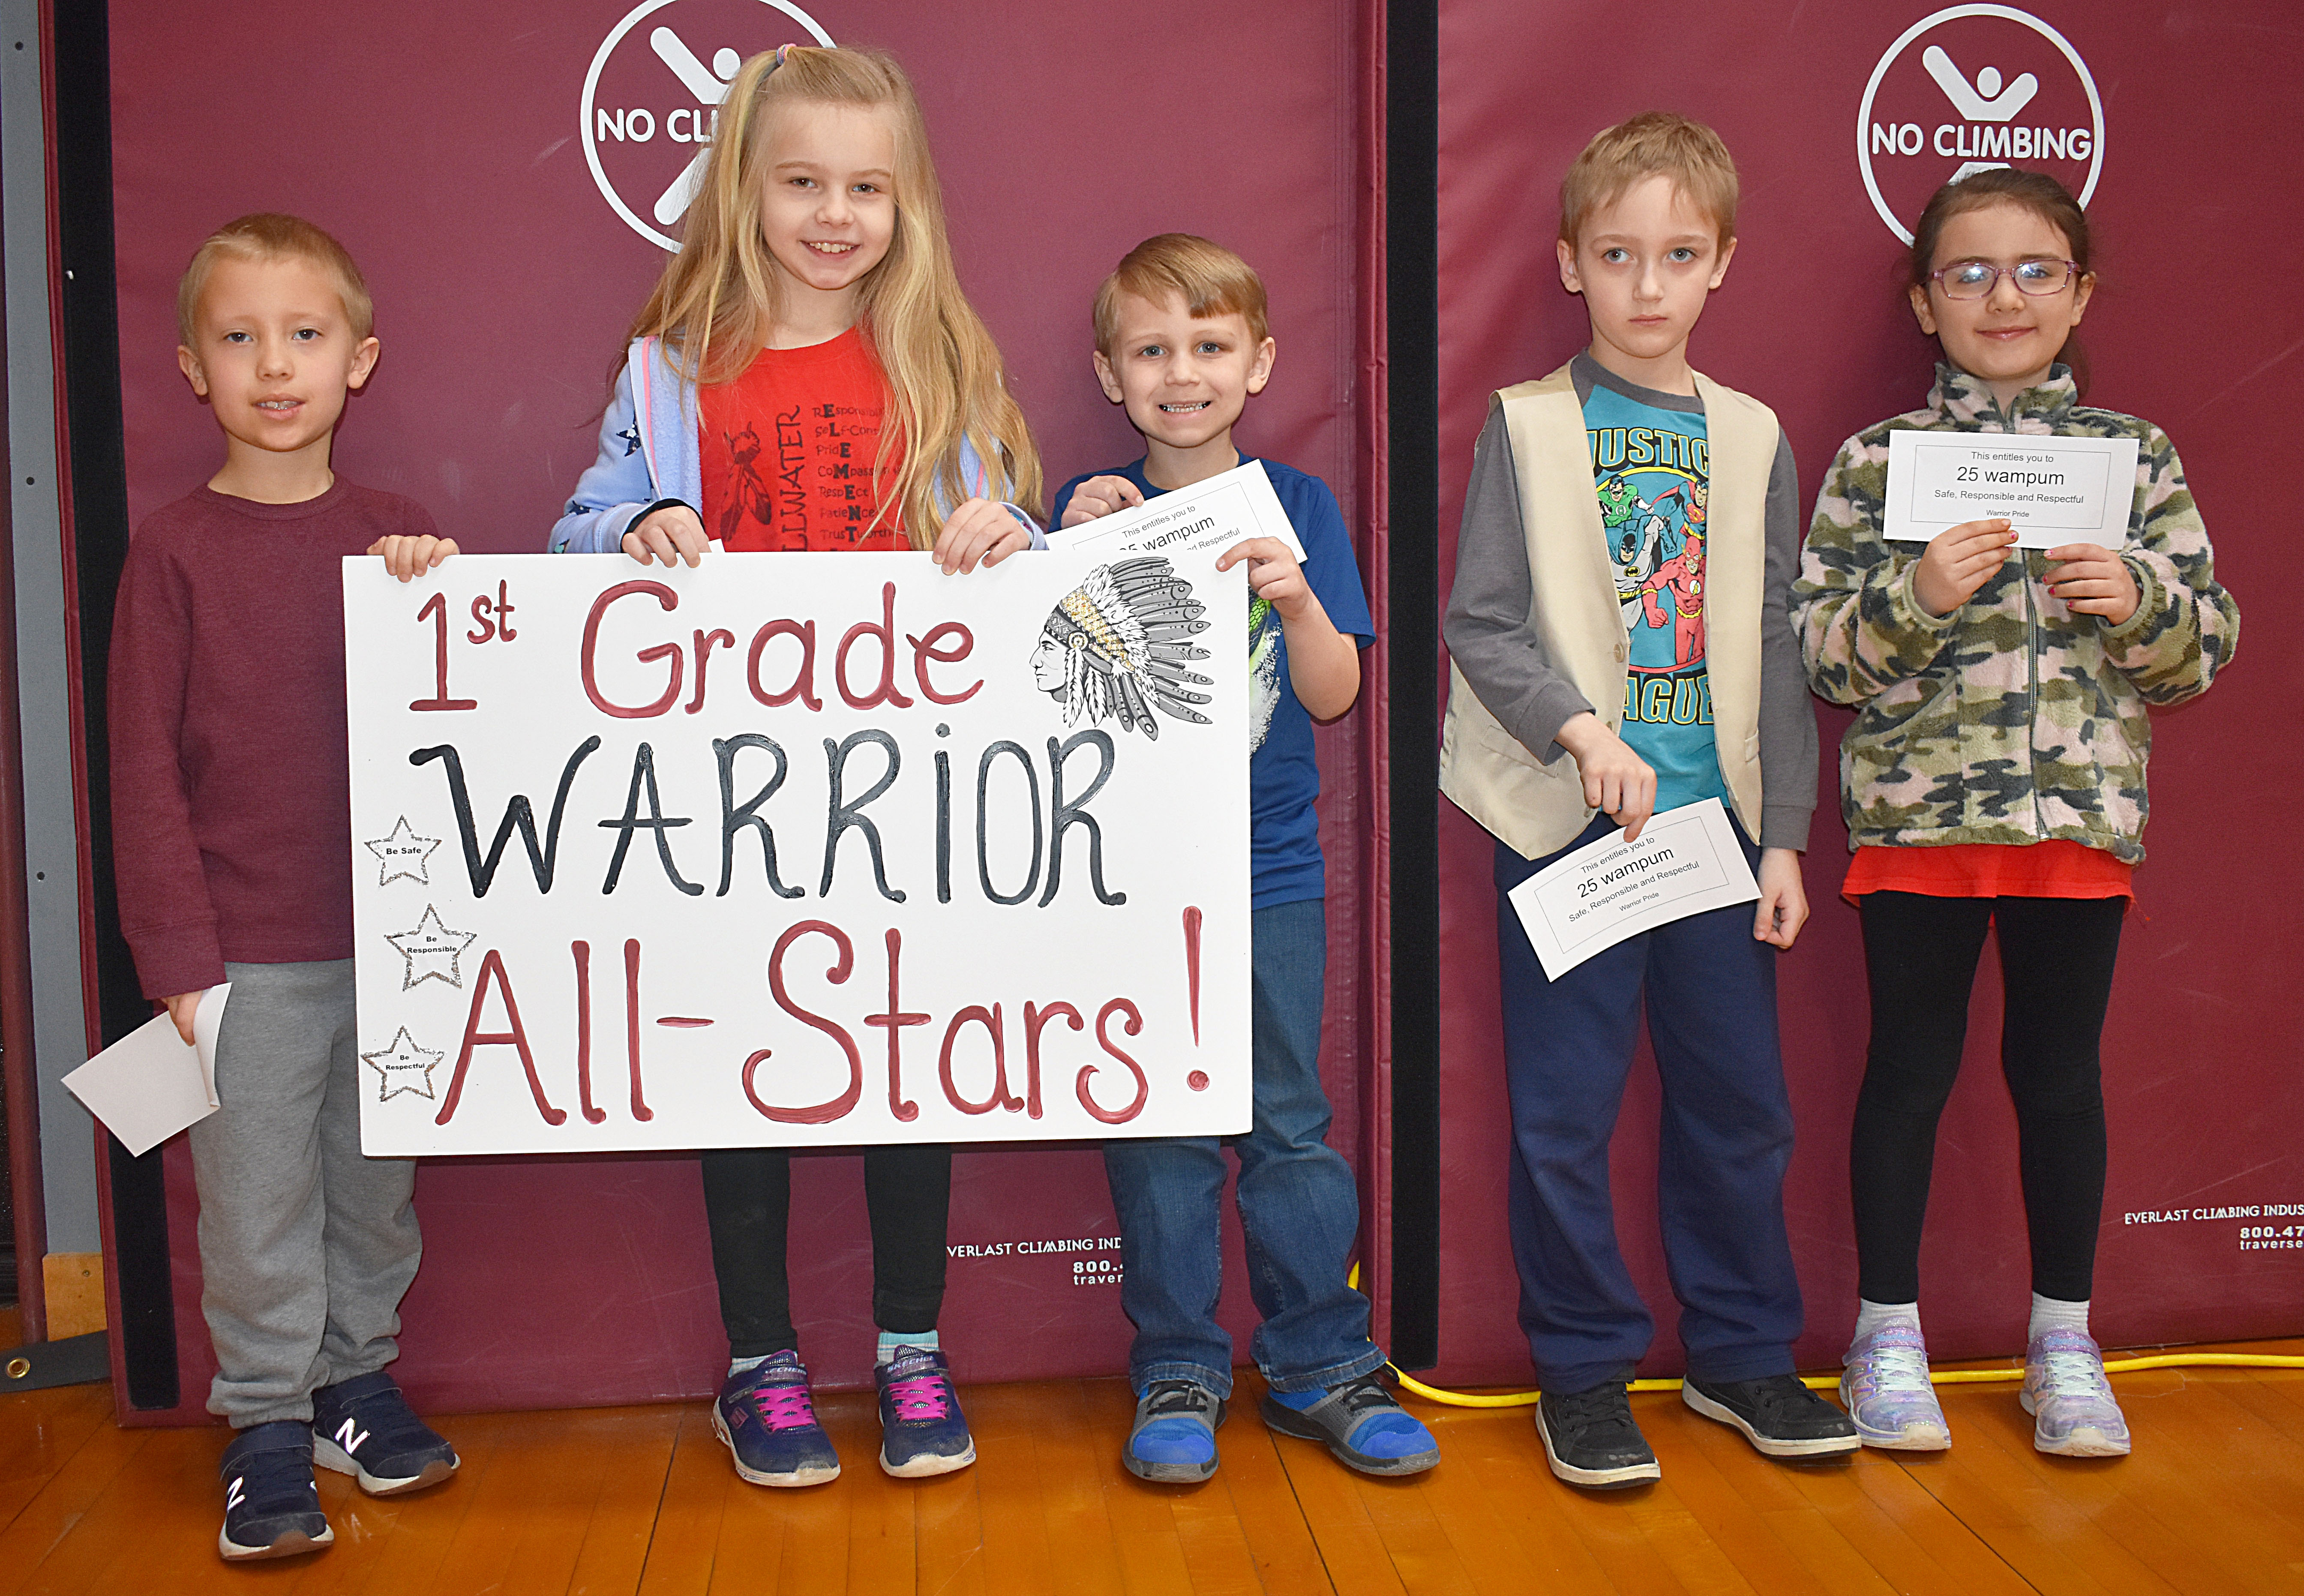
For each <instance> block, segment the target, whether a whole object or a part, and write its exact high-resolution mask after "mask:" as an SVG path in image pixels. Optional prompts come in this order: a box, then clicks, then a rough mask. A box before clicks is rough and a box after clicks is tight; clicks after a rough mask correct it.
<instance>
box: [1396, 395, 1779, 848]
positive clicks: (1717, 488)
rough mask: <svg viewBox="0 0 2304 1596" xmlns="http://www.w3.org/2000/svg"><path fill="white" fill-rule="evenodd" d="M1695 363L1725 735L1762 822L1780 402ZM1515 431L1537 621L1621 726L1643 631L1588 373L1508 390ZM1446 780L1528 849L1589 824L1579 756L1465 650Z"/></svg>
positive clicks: (1739, 813)
mask: <svg viewBox="0 0 2304 1596" xmlns="http://www.w3.org/2000/svg"><path fill="white" fill-rule="evenodd" d="M1695 376H1696V392H1697V396H1698V398H1700V399H1702V400H1703V401H1704V422H1705V434H1706V437H1707V445H1708V450H1709V454H1710V456H1711V464H1712V473H1711V486H1710V489H1709V499H1708V503H1707V508H1706V517H1705V520H1706V531H1707V534H1708V535H1707V539H1706V554H1705V593H1704V630H1705V638H1706V647H1705V666H1706V669H1707V672H1708V673H1709V674H1710V675H1711V678H1712V717H1713V726H1712V734H1713V741H1714V743H1715V745H1716V746H1717V747H1718V749H1719V751H1720V773H1721V775H1722V776H1723V777H1724V778H1725V780H1726V782H1727V786H1728V794H1729V800H1730V802H1731V804H1732V806H1733V808H1734V810H1735V812H1736V818H1737V819H1739V820H1740V821H1741V822H1742V823H1743V827H1744V831H1745V834H1746V835H1747V836H1759V834H1760V591H1761V589H1762V587H1763V586H1764V585H1765V582H1766V568H1767V537H1766V522H1767V517H1766V509H1767V497H1768V475H1769V472H1770V471H1772V470H1773V469H1774V467H1775V459H1776V439H1777V433H1778V429H1777V425H1776V418H1775V412H1773V411H1771V410H1769V409H1768V407H1767V406H1766V405H1765V404H1762V403H1759V401H1758V400H1756V399H1752V398H1749V397H1747V396H1746V395H1742V394H1740V393H1737V392H1736V391H1735V390H1734V389H1732V388H1724V387H1722V386H1720V385H1719V384H1717V383H1715V382H1714V381H1713V380H1712V379H1711V378H1708V377H1706V376H1705V375H1704V374H1703V373H1701V372H1698V373H1696V374H1695ZM1493 403H1497V404H1501V405H1502V406H1503V407H1504V429H1505V431H1506V433H1507V434H1508V435H1509V436H1510V437H1511V439H1512V463H1513V467H1514V470H1515V471H1516V472H1517V474H1518V477H1519V482H1520V521H1521V526H1522V530H1523V531H1524V532H1525V533H1526V535H1527V539H1528V569H1529V578H1530V582H1531V587H1532V590H1533V594H1534V599H1533V602H1532V603H1531V605H1530V606H1529V617H1528V624H1529V632H1530V633H1531V634H1532V636H1533V637H1534V640H1535V642H1536V646H1537V649H1539V650H1540V651H1541V652H1542V654H1543V656H1544V658H1545V659H1546V662H1547V663H1548V664H1549V665H1550V666H1552V668H1553V669H1554V670H1555V671H1557V672H1559V673H1560V674H1561V675H1564V676H1566V677H1567V678H1568V679H1569V680H1570V681H1571V682H1572V683H1575V685H1576V690H1577V691H1578V692H1580V693H1582V694H1583V695H1584V698H1585V700H1586V701H1587V702H1588V703H1589V704H1591V705H1592V707H1593V709H1594V710H1595V711H1596V712H1597V714H1598V715H1599V717H1600V718H1601V719H1603V720H1605V721H1606V722H1607V723H1608V728H1609V729H1610V730H1611V731H1614V730H1615V729H1617V727H1618V726H1621V725H1622V720H1623V714H1624V680H1625V676H1626V675H1627V674H1628V672H1627V666H1626V663H1625V662H1626V660H1627V658H1628V657H1629V655H1630V653H1631V641H1630V638H1631V634H1630V632H1629V631H1628V630H1627V629H1626V627H1625V624H1624V617H1623V611H1622V607H1620V606H1619V605H1618V604H1617V602H1616V573H1615V567H1614V565H1613V564H1612V563H1611V562H1610V560H1609V558H1608V551H1607V539H1606V536H1605V533H1604V531H1602V529H1601V523H1600V500H1599V496H1598V495H1597V494H1596V493H1595V492H1594V491H1593V488H1592V464H1591V461H1592V455H1591V447H1590V444H1589V442H1588V437H1587V434H1586V432H1585V428H1584V409H1583V406H1582V405H1580V404H1579V403H1577V400H1576V384H1575V382H1574V381H1573V380H1572V379H1571V378H1570V376H1569V369H1568V368H1567V367H1566V366H1563V367H1562V368H1561V369H1559V370H1557V371H1554V373H1553V374H1552V375H1551V376H1549V377H1547V378H1544V379H1543V380H1542V381H1539V382H1524V383H1521V384H1520V385H1519V386H1515V387H1509V388H1505V389H1504V390H1503V391H1502V392H1501V393H1499V394H1497V395H1495V399H1494V401H1493ZM1440 790H1441V791H1442V792H1444V793H1445V794H1447V795H1448V796H1449V798H1450V799H1452V800H1453V802H1455V803H1456V805H1457V806H1458V807H1459V808H1461V810H1463V811H1464V812H1465V813H1466V814H1469V815H1470V816H1471V817H1472V819H1476V820H1478V822H1479V823H1480V824H1481V825H1483V826H1485V827H1487V828H1488V829H1489V830H1490V831H1492V832H1494V833H1495V835H1496V836H1498V837H1499V838H1501V839H1502V840H1503V841H1504V842H1505V843H1506V844H1508V845H1510V846H1512V848H1513V849H1514V850H1515V851H1517V852H1518V853H1520V856H1521V857H1523V858H1526V859H1540V858H1542V857H1543V856H1544V855H1545V854H1546V853H1556V852H1558V851H1559V850H1560V849H1562V848H1564V847H1566V846H1567V845H1569V844H1570V843H1571V842H1573V841H1575V840H1576V836H1577V834H1578V833H1580V832H1581V831H1582V830H1583V829H1584V828H1585V827H1586V826H1588V825H1589V824H1590V823H1591V819H1592V814H1593V811H1591V810H1590V809H1588V808H1587V807H1586V806H1585V803H1584V783H1583V778H1582V777H1581V776H1580V774H1579V773H1578V771H1577V768H1576V761H1575V760H1574V759H1573V758H1571V756H1570V755H1568V754H1567V753H1565V752H1563V753H1562V754H1561V755H1560V757H1559V758H1557V759H1555V760H1553V762H1552V763H1551V764H1550V765H1542V764H1538V763H1537V758H1536V755H1535V754H1533V753H1531V752H1529V751H1528V750H1527V749H1526V748H1523V747H1521V746H1520V742H1519V740H1518V739H1517V738H1515V737H1514V736H1513V735H1512V734H1511V733H1510V732H1508V731H1506V730H1504V726H1502V725H1501V724H1499V723H1498V721H1497V720H1496V717H1495V716H1493V715H1491V714H1490V713H1488V709H1487V705H1485V704H1483V703H1481V702H1480V700H1479V698H1478V695H1476V694H1475V693H1474V692H1472V688H1471V684H1470V683H1468V682H1466V681H1465V679H1464V674H1463V673H1462V672H1461V670H1459V669H1457V668H1456V666H1454V665H1453V664H1451V665H1450V666H1449V667H1448V718H1447V723H1446V726H1445V728H1444V731H1443V733H1442V734H1441V739H1440Z"/></svg>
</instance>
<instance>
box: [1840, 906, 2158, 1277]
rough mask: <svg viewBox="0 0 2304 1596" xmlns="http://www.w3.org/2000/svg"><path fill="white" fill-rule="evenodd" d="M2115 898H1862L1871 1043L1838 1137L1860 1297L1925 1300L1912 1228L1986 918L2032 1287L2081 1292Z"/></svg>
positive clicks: (2095, 1204) (2095, 1177) (2098, 1203)
mask: <svg viewBox="0 0 2304 1596" xmlns="http://www.w3.org/2000/svg"><path fill="white" fill-rule="evenodd" d="M2127 907H2128V900H2127V899H2126V898H2116V897H2115V898H2030V897H2002V898H1944V897H1925V896H1920V895H1919V894H1916V893H1909V892H1874V893H1868V894H1867V895H1866V896H1865V897H1864V899H1863V921H1864V967H1865V972H1866V975H1867V977H1868V981H1869V983H1870V986H1871V989H1872V1040H1871V1046H1870V1048H1869V1051H1868V1054H1867V1056H1866V1058H1865V1065H1864V1087H1863V1090H1862V1091H1860V1092H1859V1093H1858V1094H1857V1098H1856V1125H1855V1130H1854V1133H1853V1134H1852V1135H1851V1139H1850V1142H1849V1149H1848V1165H1849V1185H1850V1187H1851V1195H1852V1197H1853V1200H1854V1208H1855V1210H1856V1259H1857V1281H1858V1289H1859V1292H1860V1293H1861V1294H1862V1295H1863V1297H1864V1298H1865V1300H1866V1301H1868V1302H1874V1303H1911V1302H1917V1301H1919V1294H1920V1223H1921V1220H1922V1219H1923V1218H1926V1216H1927V1206H1928V1174H1929V1169H1930V1167H1931V1166H1932V1165H1933V1163H1934V1162H1935V1159H1936V1118H1937V1116H1939V1115H1940V1114H1942V1113H1943V1112H1944V1099H1946V1098H1948V1097H1950V1096H1951V1095H1952V1080H1953V1077H1954V1076H1956V1075H1957V1074H1959V1073H1960V1055H1961V1045H1962V1044H1963V1043H1964V1042H1965V1041H1966V1040H1967V1037H1968V999H1969V988H1970V987H1972V986H1973V985H1974V984H1975V981H1976V961H1977V958H1978V955H1979V954H1980V953H1981V952H1982V951H1983V947H1984V933H1985V930H1986V927H1987V926H1989V925H1991V924H1992V923H1993V921H1995V919H1997V921H1998V922H1999V928H2000V935H1999V944H2000V979H2001V983H2002V986H2003V989H2004V990H2005V1001H2004V1004H2003V1008H2002V1011H2001V1022H2000V1067H2001V1071H2002V1073H2003V1074H2005V1075H2006V1076H2007V1079H2008V1092H2009V1095H2010V1096H2011V1097H2012V1098H2013V1099H2015V1101H2016V1131H2017V1145H2018V1149H2019V1154H2018V1167H2019V1171H2020V1174H2021V1176H2022V1177H2023V1183H2024V1218H2025V1220H2026V1222H2027V1224H2028V1226H2029V1229H2030V1232H2031V1241H2032V1289H2033V1290H2034V1291H2036V1292H2037V1293H2039V1294H2040V1295H2042V1296H2046V1297H2054V1298H2055V1299H2057V1300H2058V1301H2060V1302H2069V1303H2084V1302H2086V1301H2088V1294H2089V1291H2090V1288H2091V1286H2092V1284H2093V1281H2094V1278H2095V1273H2096V1228H2097V1225H2098V1222H2099V1220H2100V1219H2101V1218H2102V1217H2103V1210H2104V1164H2105V1138H2104V1083H2103V1080H2102V1077H2101V1075H2100V1074H2099V1073H2098V1069H2097V1061H2096V1048H2097V1043H2098V1041H2099V1040H2100V1039H2101V1037H2102V1035H2103V1032H2104V1014H2105V1004H2106V1003H2107V1002H2108V1001H2109V1000H2110V998H2111V996H2112V969H2113V961H2114V958H2115V957H2116V955H2118V954H2119V951H2120V921H2121V916H2122V913H2124V912H2125V911H2126V909H2127Z"/></svg>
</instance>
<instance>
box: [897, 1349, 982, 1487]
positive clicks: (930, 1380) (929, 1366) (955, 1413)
mask: <svg viewBox="0 0 2304 1596" xmlns="http://www.w3.org/2000/svg"><path fill="white" fill-rule="evenodd" d="M872 1379H873V1382H874V1383H875V1384H876V1385H877V1386H878V1387H879V1388H880V1466H881V1467H882V1468H883V1469H885V1470H886V1471H887V1472H888V1473H891V1474H894V1475H895V1476H896V1477H897V1478H898V1479H902V1480H917V1479H920V1478H922V1477H924V1476H926V1475H928V1474H948V1473H952V1472H953V1470H954V1469H964V1468H966V1467H967V1466H968V1465H969V1464H971V1463H974V1462H975V1461H976V1440H975V1438H974V1437H972V1436H970V1434H969V1433H968V1418H967V1415H966V1414H964V1413H961V1411H960V1398H959V1396H957V1395H955V1394H954V1393H953V1388H952V1366H951V1365H950V1364H948V1363H945V1362H944V1354H942V1353H941V1352H931V1351H928V1350H925V1349H923V1348H920V1347H918V1346H900V1347H898V1348H897V1349H896V1355H895V1356H894V1357H893V1358H891V1359H890V1360H889V1361H888V1362H886V1363H883V1364H881V1365H880V1366H879V1368H878V1369H877V1370H875V1371H873V1375H872Z"/></svg>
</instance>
